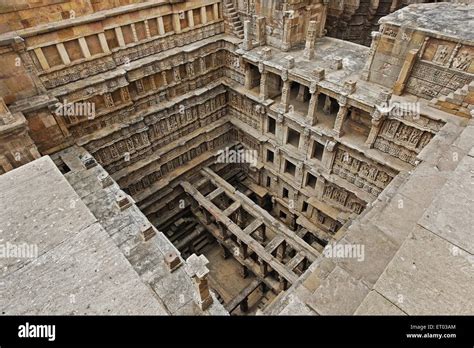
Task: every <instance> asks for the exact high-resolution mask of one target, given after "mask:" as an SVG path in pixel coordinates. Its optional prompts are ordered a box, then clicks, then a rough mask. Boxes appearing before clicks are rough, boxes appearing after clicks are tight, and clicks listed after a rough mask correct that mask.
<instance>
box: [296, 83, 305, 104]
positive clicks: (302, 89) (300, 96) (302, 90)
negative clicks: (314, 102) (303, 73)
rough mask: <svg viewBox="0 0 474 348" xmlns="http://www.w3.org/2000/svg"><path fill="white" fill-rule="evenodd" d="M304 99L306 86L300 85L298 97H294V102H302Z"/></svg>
mask: <svg viewBox="0 0 474 348" xmlns="http://www.w3.org/2000/svg"><path fill="white" fill-rule="evenodd" d="M305 97H306V86H305V85H300V88H299V90H298V95H297V96H296V100H298V101H300V102H304V100H305Z"/></svg>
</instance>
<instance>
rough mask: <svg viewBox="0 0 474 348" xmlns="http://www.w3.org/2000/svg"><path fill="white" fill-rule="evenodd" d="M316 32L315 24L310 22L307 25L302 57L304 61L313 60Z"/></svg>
mask: <svg viewBox="0 0 474 348" xmlns="http://www.w3.org/2000/svg"><path fill="white" fill-rule="evenodd" d="M316 31H317V22H316V21H310V22H309V25H308V32H307V33H306V45H305V48H304V53H303V56H304V57H305V58H306V59H309V60H311V59H313V58H314V47H315V45H316V42H315V41H316Z"/></svg>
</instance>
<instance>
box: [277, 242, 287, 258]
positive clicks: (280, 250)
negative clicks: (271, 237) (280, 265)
mask: <svg viewBox="0 0 474 348" xmlns="http://www.w3.org/2000/svg"><path fill="white" fill-rule="evenodd" d="M285 254H286V241H283V242H281V244H280V245H279V246H278V247H277V252H276V257H277V259H278V260H280V261H281V260H283V259H284V258H285Z"/></svg>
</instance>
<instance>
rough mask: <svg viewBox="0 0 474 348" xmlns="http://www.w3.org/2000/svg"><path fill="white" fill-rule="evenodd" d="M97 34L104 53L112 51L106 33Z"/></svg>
mask: <svg viewBox="0 0 474 348" xmlns="http://www.w3.org/2000/svg"><path fill="white" fill-rule="evenodd" d="M97 36H98V37H99V42H100V47H101V48H102V51H103V52H104V53H108V52H110V49H109V44H108V43H107V39H106V38H105V34H104V33H99V35H97Z"/></svg>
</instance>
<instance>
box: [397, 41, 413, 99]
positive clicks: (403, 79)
mask: <svg viewBox="0 0 474 348" xmlns="http://www.w3.org/2000/svg"><path fill="white" fill-rule="evenodd" d="M417 55H418V50H417V49H413V50H410V51H409V52H408V53H407V55H406V57H405V61H404V62H403V66H402V69H401V70H400V74H398V79H397V81H396V82H395V84H394V86H393V93H394V94H395V95H402V93H403V91H404V90H405V87H406V85H407V82H408V78H409V77H410V73H411V70H412V69H413V66H414V65H415V62H416V57H417Z"/></svg>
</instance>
